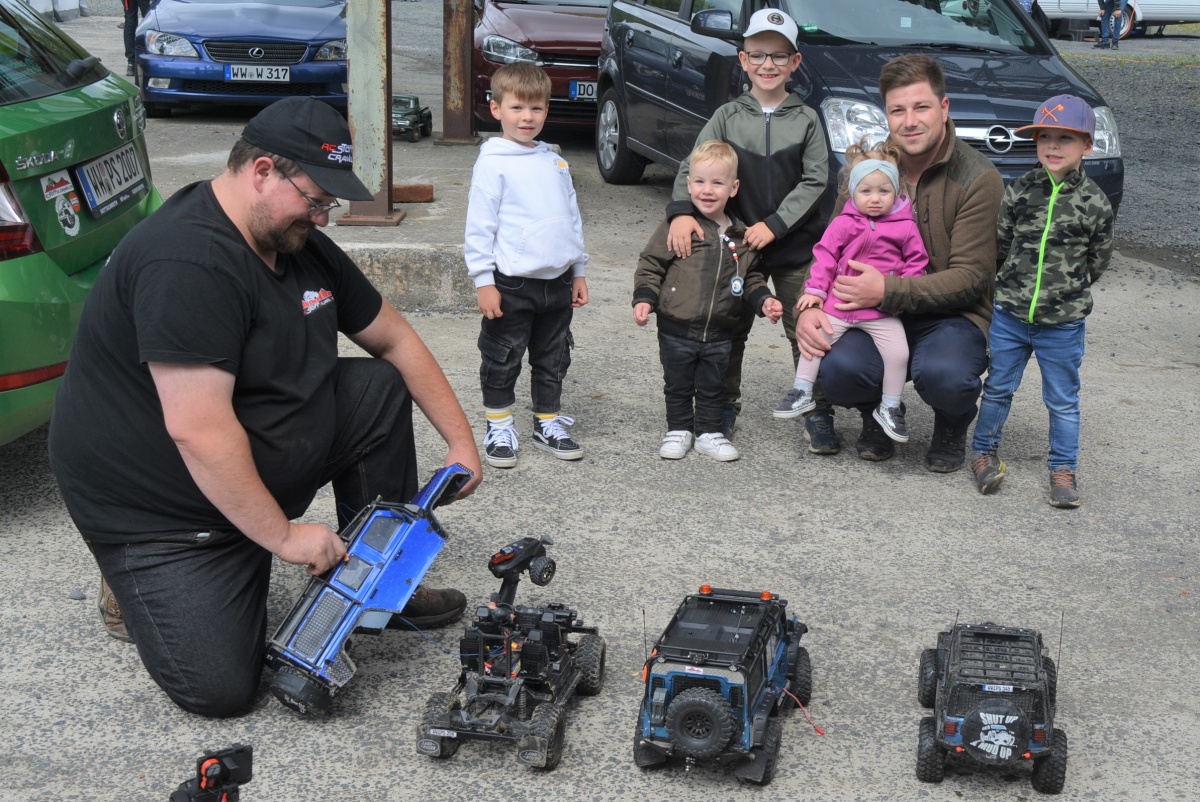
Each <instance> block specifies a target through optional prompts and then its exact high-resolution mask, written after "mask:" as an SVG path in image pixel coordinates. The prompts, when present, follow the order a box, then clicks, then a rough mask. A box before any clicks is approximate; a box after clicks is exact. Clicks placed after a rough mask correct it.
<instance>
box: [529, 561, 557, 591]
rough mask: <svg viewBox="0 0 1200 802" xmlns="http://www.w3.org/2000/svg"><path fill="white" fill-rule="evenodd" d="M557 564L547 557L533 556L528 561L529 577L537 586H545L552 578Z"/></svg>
mask: <svg viewBox="0 0 1200 802" xmlns="http://www.w3.org/2000/svg"><path fill="white" fill-rule="evenodd" d="M557 568H558V566H557V565H556V564H555V562H554V560H552V559H551V558H549V557H544V556H543V557H534V558H533V559H532V560H530V561H529V579H530V580H531V581H532V582H533V584H535V585H537V586H538V587H545V586H546V585H549V584H550V580H551V579H554V572H555V570H557Z"/></svg>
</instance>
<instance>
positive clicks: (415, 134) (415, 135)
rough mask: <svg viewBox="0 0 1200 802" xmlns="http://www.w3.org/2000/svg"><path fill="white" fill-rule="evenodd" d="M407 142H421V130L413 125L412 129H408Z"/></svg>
mask: <svg viewBox="0 0 1200 802" xmlns="http://www.w3.org/2000/svg"><path fill="white" fill-rule="evenodd" d="M408 141H409V142H420V141H421V129H420V128H418V127H417V126H415V125H414V126H413V127H412V128H409V129H408Z"/></svg>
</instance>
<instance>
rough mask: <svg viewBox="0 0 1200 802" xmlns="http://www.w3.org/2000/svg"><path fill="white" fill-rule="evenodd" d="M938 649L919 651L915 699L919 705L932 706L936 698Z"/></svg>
mask: <svg viewBox="0 0 1200 802" xmlns="http://www.w3.org/2000/svg"><path fill="white" fill-rule="evenodd" d="M937 681H938V650H937V649H925V650H924V651H922V652H921V668H920V670H919V671H918V672H917V701H918V702H920V703H921V707H933V703H934V701H935V700H936V699H937Z"/></svg>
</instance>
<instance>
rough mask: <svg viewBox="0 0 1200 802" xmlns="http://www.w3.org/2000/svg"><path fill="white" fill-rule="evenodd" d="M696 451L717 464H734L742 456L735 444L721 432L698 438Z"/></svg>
mask: <svg viewBox="0 0 1200 802" xmlns="http://www.w3.org/2000/svg"><path fill="white" fill-rule="evenodd" d="M696 450H697V451H699V452H700V453H701V454H703V455H704V456H706V457H712V458H713V459H715V460H716V461H717V462H733V461H734V460H735V459H737V458H738V457H740V456H741V454H739V453H738V450H737V448H735V447H734V445H733V443H731V442H729V439H728V438H726V437H725V435H723V434H721V433H720V432H708V433H706V434H702V435H700V436H699V437H697V438H696Z"/></svg>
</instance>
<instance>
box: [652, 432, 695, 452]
mask: <svg viewBox="0 0 1200 802" xmlns="http://www.w3.org/2000/svg"><path fill="white" fill-rule="evenodd" d="M695 439H696V438H695V437H694V436H693V435H692V433H691V432H687V431H684V430H682V429H677V430H674V431H670V432H667V434H666V436H665V437H663V439H662V445H661V446H659V448H658V456H660V457H662V458H663V459H683V458H684V457H686V456H687V453H688V452H689V451H691V450H692V442H693V441H694V440H695Z"/></svg>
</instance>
